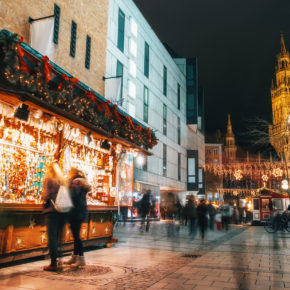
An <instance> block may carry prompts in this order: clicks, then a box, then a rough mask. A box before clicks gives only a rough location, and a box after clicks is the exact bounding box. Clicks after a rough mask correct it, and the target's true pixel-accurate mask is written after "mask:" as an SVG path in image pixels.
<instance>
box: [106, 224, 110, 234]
mask: <svg viewBox="0 0 290 290" xmlns="http://www.w3.org/2000/svg"><path fill="white" fill-rule="evenodd" d="M108 231H109V228H108V226H106V228H105V232H106V234H107V233H108Z"/></svg>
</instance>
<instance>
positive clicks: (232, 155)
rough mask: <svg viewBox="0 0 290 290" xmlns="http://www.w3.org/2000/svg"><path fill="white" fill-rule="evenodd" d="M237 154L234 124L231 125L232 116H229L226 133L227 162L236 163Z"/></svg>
mask: <svg viewBox="0 0 290 290" xmlns="http://www.w3.org/2000/svg"><path fill="white" fill-rule="evenodd" d="M236 152H237V146H236V142H235V135H234V133H233V128H232V123H231V115H230V114H228V126H227V133H226V145H225V155H226V159H227V160H226V161H227V162H235V161H236Z"/></svg>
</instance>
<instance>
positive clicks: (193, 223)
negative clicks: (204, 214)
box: [189, 218, 195, 234]
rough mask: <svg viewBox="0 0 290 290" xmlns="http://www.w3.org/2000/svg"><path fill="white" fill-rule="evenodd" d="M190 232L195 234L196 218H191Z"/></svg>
mask: <svg viewBox="0 0 290 290" xmlns="http://www.w3.org/2000/svg"><path fill="white" fill-rule="evenodd" d="M189 233H190V234H195V218H189Z"/></svg>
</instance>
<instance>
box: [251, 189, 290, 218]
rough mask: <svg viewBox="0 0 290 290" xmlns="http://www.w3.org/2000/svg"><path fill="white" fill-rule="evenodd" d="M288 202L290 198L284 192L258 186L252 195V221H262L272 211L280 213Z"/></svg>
mask: <svg viewBox="0 0 290 290" xmlns="http://www.w3.org/2000/svg"><path fill="white" fill-rule="evenodd" d="M289 204H290V200H289V196H288V194H287V193H286V192H282V191H279V190H274V189H269V188H265V187H263V188H260V189H258V190H257V192H256V195H255V197H253V221H255V222H264V221H266V220H267V219H268V218H269V217H270V216H271V215H272V214H273V212H274V211H275V212H276V213H280V214H282V213H283V212H284V211H285V210H286V209H287V208H288V205H289Z"/></svg>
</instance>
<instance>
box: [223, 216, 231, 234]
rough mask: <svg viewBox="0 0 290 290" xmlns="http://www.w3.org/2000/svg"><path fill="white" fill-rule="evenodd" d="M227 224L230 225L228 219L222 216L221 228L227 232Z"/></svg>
mask: <svg viewBox="0 0 290 290" xmlns="http://www.w3.org/2000/svg"><path fill="white" fill-rule="evenodd" d="M229 223H230V217H229V216H223V217H222V228H223V229H225V230H226V231H227V230H228V229H229Z"/></svg>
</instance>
